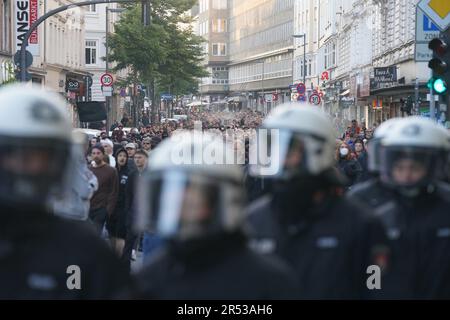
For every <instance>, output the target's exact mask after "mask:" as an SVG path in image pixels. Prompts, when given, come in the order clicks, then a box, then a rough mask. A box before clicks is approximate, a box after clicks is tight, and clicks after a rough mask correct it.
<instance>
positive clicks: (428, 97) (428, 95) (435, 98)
mask: <svg viewBox="0 0 450 320" xmlns="http://www.w3.org/2000/svg"><path fill="white" fill-rule="evenodd" d="M433 97H434V101H439V95H437V94H436V95H433ZM427 101H431V94H429V93H427Z"/></svg>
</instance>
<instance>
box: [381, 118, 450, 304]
mask: <svg viewBox="0 0 450 320" xmlns="http://www.w3.org/2000/svg"><path fill="white" fill-rule="evenodd" d="M448 150H449V144H448V134H447V132H445V130H443V129H442V128H440V127H439V126H438V125H437V124H435V123H433V122H432V121H431V120H429V119H426V118H419V117H409V118H407V119H404V120H402V121H401V122H399V123H397V124H396V125H395V126H394V128H393V129H392V130H390V132H388V133H387V134H386V136H385V137H384V138H383V139H382V140H381V149H380V163H379V164H380V167H379V169H380V173H379V174H380V178H379V179H380V186H381V187H382V188H383V191H384V192H385V194H387V195H388V196H387V197H384V199H383V204H382V205H380V206H378V207H377V209H376V214H377V216H379V217H380V219H381V220H382V222H383V225H384V228H385V230H386V234H387V236H388V238H389V242H390V248H391V250H392V252H391V261H390V263H389V270H388V272H387V273H386V275H385V277H384V281H383V287H382V290H381V292H380V293H381V295H382V297H383V298H402V299H417V298H419V299H441V298H446V299H448V298H450V285H449V283H450V282H449V280H450V256H449V255H448V252H449V250H450V215H449V212H450V187H449V185H447V184H445V183H443V182H441V181H440V180H441V179H442V177H443V173H444V170H445V169H444V168H445V165H446V156H447V153H448Z"/></svg>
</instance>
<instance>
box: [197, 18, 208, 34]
mask: <svg viewBox="0 0 450 320" xmlns="http://www.w3.org/2000/svg"><path fill="white" fill-rule="evenodd" d="M199 28H200V32H199V35H201V36H203V35H205V34H207V33H208V32H209V30H208V21H203V22H200V24H199Z"/></svg>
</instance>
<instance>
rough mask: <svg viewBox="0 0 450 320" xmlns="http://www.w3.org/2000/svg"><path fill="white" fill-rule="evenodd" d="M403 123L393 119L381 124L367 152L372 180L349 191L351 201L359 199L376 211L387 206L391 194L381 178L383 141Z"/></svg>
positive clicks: (400, 119) (348, 195) (398, 119)
mask: <svg viewBox="0 0 450 320" xmlns="http://www.w3.org/2000/svg"><path fill="white" fill-rule="evenodd" d="M402 121H404V119H403V120H402V118H391V119H389V120H386V121H385V122H383V123H382V124H380V125H379V126H378V127H377V129H376V130H375V132H374V136H373V138H372V139H371V140H370V141H369V144H368V151H367V153H368V169H369V173H370V174H371V175H372V178H371V179H369V180H368V181H365V182H362V183H359V184H356V185H355V186H354V187H353V188H352V189H351V190H349V191H348V192H347V194H346V195H347V197H348V198H349V199H350V200H354V199H357V200H358V201H361V202H362V203H364V204H365V205H367V206H369V207H370V208H371V209H372V210H375V211H376V209H377V208H378V207H380V206H382V205H384V204H386V202H387V200H388V199H389V197H390V192H389V190H386V189H385V188H384V187H383V185H382V182H381V181H380V177H379V172H380V148H381V141H382V139H383V138H384V137H386V136H387V135H388V134H389V133H390V132H392V130H393V129H394V128H395V126H396V125H398V124H399V123H401V122H402Z"/></svg>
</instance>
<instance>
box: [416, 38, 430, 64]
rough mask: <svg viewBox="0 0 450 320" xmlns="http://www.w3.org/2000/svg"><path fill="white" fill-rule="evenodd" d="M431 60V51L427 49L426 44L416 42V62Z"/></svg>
mask: <svg viewBox="0 0 450 320" xmlns="http://www.w3.org/2000/svg"><path fill="white" fill-rule="evenodd" d="M431 59H433V51H431V50H430V49H429V48H428V43H417V42H416V53H415V61H416V62H428V61H430V60H431Z"/></svg>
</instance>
